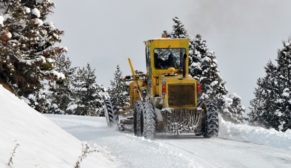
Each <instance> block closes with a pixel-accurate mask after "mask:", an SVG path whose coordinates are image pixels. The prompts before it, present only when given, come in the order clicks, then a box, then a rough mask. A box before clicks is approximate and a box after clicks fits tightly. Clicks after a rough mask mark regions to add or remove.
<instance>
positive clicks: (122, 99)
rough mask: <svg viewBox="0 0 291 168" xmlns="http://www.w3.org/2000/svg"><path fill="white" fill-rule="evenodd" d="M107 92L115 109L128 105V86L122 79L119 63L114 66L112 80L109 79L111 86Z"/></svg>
mask: <svg viewBox="0 0 291 168" xmlns="http://www.w3.org/2000/svg"><path fill="white" fill-rule="evenodd" d="M108 92H109V96H110V98H111V101H112V104H113V106H114V107H115V110H116V111H122V110H123V108H124V107H125V106H126V105H128V102H129V94H128V86H127V85H126V83H125V81H124V80H123V76H122V72H121V70H120V67H119V65H117V66H116V71H115V72H114V80H113V81H111V87H110V89H109V91H108Z"/></svg>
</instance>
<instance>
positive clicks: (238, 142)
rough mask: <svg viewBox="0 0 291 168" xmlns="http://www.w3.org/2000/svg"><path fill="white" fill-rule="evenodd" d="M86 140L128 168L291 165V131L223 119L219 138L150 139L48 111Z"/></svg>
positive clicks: (275, 167)
mask: <svg viewBox="0 0 291 168" xmlns="http://www.w3.org/2000/svg"><path fill="white" fill-rule="evenodd" d="M48 117H49V118H50V119H52V120H53V121H55V122H56V123H57V124H58V125H60V126H61V127H62V128H64V129H65V130H67V131H68V132H70V133H71V134H72V135H74V136H76V137H77V138H78V139H80V140H82V141H88V143H92V144H94V143H97V144H100V145H102V146H103V147H105V148H106V150H108V151H110V152H111V154H112V155H113V156H115V158H116V160H117V161H118V167H124V168H128V167H129V168H135V167H139V168H140V167H141V168H142V167H144V168H155V167H157V168H171V167H173V168H176V167H179V168H184V167H189V168H190V167H191V168H205V167H210V168H214V167H218V168H234V167H235V168H260V167H264V168H279V167H280V168H290V165H291V151H290V146H291V141H290V132H287V133H279V132H275V131H274V130H267V129H263V128H259V127H251V126H247V125H234V124H231V123H229V122H225V121H223V120H221V124H220V134H219V137H218V138H212V139H204V138H202V137H193V136H187V137H176V136H158V137H157V138H156V139H155V140H153V141H151V140H145V139H143V138H138V137H135V136H133V135H132V133H131V132H119V131H117V129H114V128H108V127H107V125H106V121H105V119H104V118H98V117H78V116H58V115H48Z"/></svg>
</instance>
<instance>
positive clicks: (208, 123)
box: [203, 103, 219, 138]
mask: <svg viewBox="0 0 291 168" xmlns="http://www.w3.org/2000/svg"><path fill="white" fill-rule="evenodd" d="M205 110H206V117H205V120H204V124H203V136H204V137H205V138H211V137H217V136H218V130H219V118H218V110H217V107H216V106H215V105H214V104H213V103H207V104H206V105H205Z"/></svg>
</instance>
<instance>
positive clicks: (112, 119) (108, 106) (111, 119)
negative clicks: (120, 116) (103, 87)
mask: <svg viewBox="0 0 291 168" xmlns="http://www.w3.org/2000/svg"><path fill="white" fill-rule="evenodd" d="M104 103H105V108H104V114H105V118H106V122H107V126H108V127H112V126H113V125H114V124H115V123H116V119H117V117H116V113H115V112H114V109H113V106H112V103H111V100H110V99H106V100H105V101H104Z"/></svg>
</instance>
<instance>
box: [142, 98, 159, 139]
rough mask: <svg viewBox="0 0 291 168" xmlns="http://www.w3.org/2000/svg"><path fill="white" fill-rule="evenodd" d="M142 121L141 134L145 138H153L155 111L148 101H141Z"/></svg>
mask: <svg viewBox="0 0 291 168" xmlns="http://www.w3.org/2000/svg"><path fill="white" fill-rule="evenodd" d="M142 115H143V121H142V122H141V124H142V132H143V136H144V137H145V138H147V139H153V138H154V137H155V132H156V120H155V111H154V107H153V105H152V104H151V103H149V102H144V103H143V111H142Z"/></svg>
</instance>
